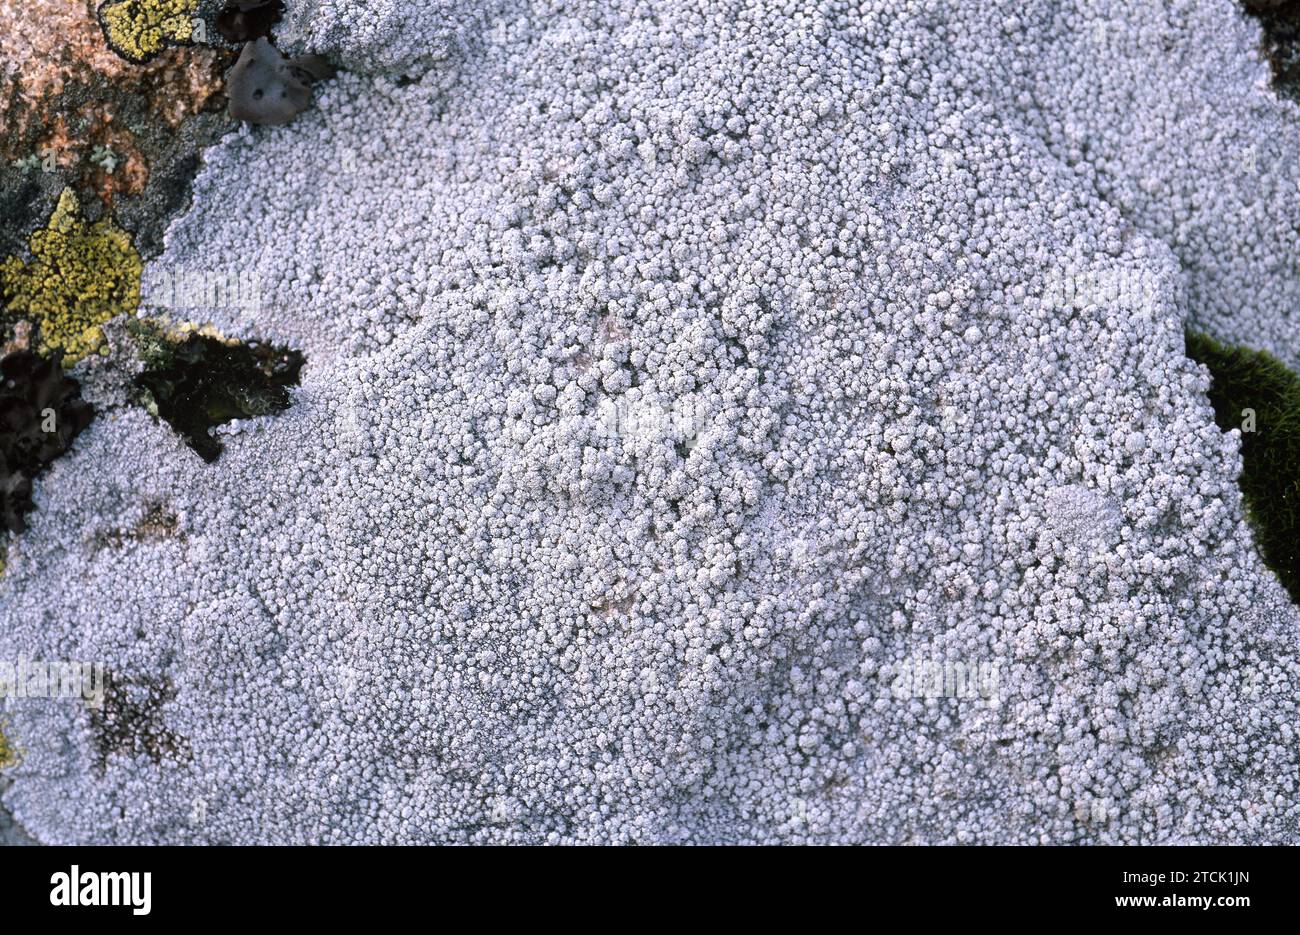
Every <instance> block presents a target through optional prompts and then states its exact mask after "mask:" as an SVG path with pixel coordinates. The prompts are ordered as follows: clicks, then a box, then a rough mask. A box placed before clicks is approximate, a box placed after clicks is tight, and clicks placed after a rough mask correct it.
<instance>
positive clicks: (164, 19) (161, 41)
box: [99, 0, 199, 63]
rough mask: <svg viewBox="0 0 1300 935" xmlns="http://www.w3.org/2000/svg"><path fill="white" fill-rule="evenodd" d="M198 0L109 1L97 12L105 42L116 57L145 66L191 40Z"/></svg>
mask: <svg viewBox="0 0 1300 935" xmlns="http://www.w3.org/2000/svg"><path fill="white" fill-rule="evenodd" d="M198 8H199V0H109V2H108V3H104V4H102V5H101V6H100V8H99V25H100V26H101V27H102V28H103V30H104V38H105V39H106V40H107V41H108V45H109V48H111V49H112V50H113V51H114V52H116V53H117V54H118V55H120V56H122V57H123V58H125V59H128V60H129V61H132V62H136V63H141V62H147V61H148V60H149V59H151V58H153V57H154V56H155V55H157V54H158V53H159V52H161V51H162V50H163V49H165V48H166V47H167V46H169V45H184V44H187V43H189V42H190V41H191V39H193V37H194V20H195V16H196V14H197V12H198Z"/></svg>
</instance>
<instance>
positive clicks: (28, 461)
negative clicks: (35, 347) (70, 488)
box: [0, 351, 94, 532]
mask: <svg viewBox="0 0 1300 935" xmlns="http://www.w3.org/2000/svg"><path fill="white" fill-rule="evenodd" d="M93 416H94V408H93V407H92V406H91V405H90V403H88V402H86V401H84V400H83V399H82V398H81V387H80V385H79V384H78V383H77V381H76V380H74V379H72V378H71V377H69V376H67V375H65V374H64V372H63V367H62V366H61V362H60V360H59V359H58V358H57V357H56V358H55V359H53V360H50V359H46V358H43V357H40V356H38V355H36V354H33V353H32V352H31V351H15V352H14V353H12V354H9V355H8V356H6V357H4V358H3V359H2V360H0V526H3V528H4V529H6V530H8V531H9V532H22V531H23V530H24V529H26V528H27V524H26V521H25V520H24V518H23V517H24V514H26V513H27V512H28V511H30V510H31V509H32V480H33V478H35V477H36V475H38V474H39V473H41V471H43V470H45V468H46V467H48V466H49V464H50V463H51V462H52V461H54V459H55V458H57V457H59V456H60V455H62V454H63V453H64V452H66V451H67V450H68V448H69V446H71V444H72V440H73V439H74V438H76V437H77V435H79V434H80V433H81V431H82V430H83V429H84V428H85V427H86V426H87V425H89V424H90V420H91V419H92V418H93Z"/></svg>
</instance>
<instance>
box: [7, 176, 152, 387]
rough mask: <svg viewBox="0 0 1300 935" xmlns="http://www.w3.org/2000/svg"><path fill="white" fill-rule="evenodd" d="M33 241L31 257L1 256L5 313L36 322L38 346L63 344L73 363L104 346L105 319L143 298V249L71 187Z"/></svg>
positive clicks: (132, 307)
mask: <svg viewBox="0 0 1300 935" xmlns="http://www.w3.org/2000/svg"><path fill="white" fill-rule="evenodd" d="M28 246H29V247H30V249H31V252H32V261H31V262H30V263H24V262H23V261H22V260H21V259H19V258H18V257H16V256H11V257H6V258H5V259H4V260H3V261H0V302H3V308H4V311H5V313H6V315H7V317H9V318H11V319H19V320H21V319H26V320H28V321H30V322H32V324H34V325H35V326H36V329H37V347H38V348H39V349H40V350H42V351H62V352H63V354H64V360H65V363H66V364H68V365H71V364H73V363H76V362H77V361H78V360H80V359H81V358H83V357H85V356H86V355H87V354H91V353H93V352H94V351H96V350H97V349H98V348H99V347H100V345H101V344H102V343H103V340H104V333H103V331H102V330H101V327H100V326H101V325H103V324H104V322H106V321H108V320H109V319H110V318H113V317H114V316H116V315H121V314H128V313H133V312H135V310H136V308H137V307H138V306H139V304H140V274H141V270H142V263H141V260H140V254H139V253H138V252H137V251H136V249H135V245H134V244H133V243H132V242H131V237H130V235H128V234H127V233H126V231H124V230H122V229H121V228H120V227H118V226H117V225H116V224H114V223H113V220H112V218H110V217H109V216H108V215H105V216H104V217H102V218H101V219H100V220H98V221H95V222H94V223H93V224H91V223H87V221H86V220H85V218H84V217H83V216H82V213H81V207H80V205H78V204H77V197H76V196H75V195H74V194H73V193H72V191H71V189H64V191H63V194H62V195H60V196H59V203H58V205H57V206H56V207H55V209H54V213H53V214H51V215H50V220H49V223H48V224H47V225H46V226H45V228H43V229H42V230H38V231H36V232H35V233H34V234H32V235H31V237H30V239H29V240H28Z"/></svg>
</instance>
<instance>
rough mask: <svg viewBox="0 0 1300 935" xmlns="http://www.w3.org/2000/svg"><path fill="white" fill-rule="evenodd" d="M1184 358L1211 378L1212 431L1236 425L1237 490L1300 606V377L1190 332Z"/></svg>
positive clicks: (1267, 357)
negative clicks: (1215, 426) (1239, 468)
mask: <svg viewBox="0 0 1300 935" xmlns="http://www.w3.org/2000/svg"><path fill="white" fill-rule="evenodd" d="M1187 356H1188V357H1191V358H1192V359H1193V360H1196V361H1197V362H1199V363H1202V364H1205V366H1206V367H1208V368H1209V370H1210V374H1211V375H1212V376H1213V378H1214V380H1213V383H1212V384H1211V385H1210V403H1211V405H1213V406H1214V419H1215V422H1216V423H1218V426H1219V428H1221V429H1223V430H1224V431H1225V432H1226V431H1228V430H1229V429H1234V428H1235V429H1241V459H1242V471H1241V479H1240V484H1241V492H1242V495H1243V497H1244V498H1245V501H1246V509H1247V512H1248V514H1249V517H1250V521H1251V525H1252V526H1253V527H1254V530H1255V538H1256V541H1257V542H1258V544H1259V550H1260V552H1261V553H1262V555H1263V556H1264V561H1265V562H1266V563H1267V564H1268V566H1269V567H1270V568H1272V569H1273V571H1274V572H1276V573H1277V576H1278V578H1279V579H1280V580H1281V582H1282V584H1283V585H1284V586H1285V587H1286V589H1287V591H1288V592H1290V594H1291V599H1292V600H1294V601H1296V602H1297V603H1300V375H1297V374H1296V373H1294V372H1293V371H1292V370H1290V369H1289V368H1288V367H1287V366H1286V365H1285V364H1283V363H1282V362H1281V361H1280V360H1278V359H1277V358H1276V357H1274V356H1273V355H1271V354H1267V353H1265V352H1263V351H1255V350H1251V349H1250V348H1246V347H1230V346H1228V345H1225V344H1221V343H1220V342H1218V341H1216V340H1214V339H1213V338H1211V337H1208V336H1206V335H1203V334H1197V333H1195V332H1192V331H1189V332H1187Z"/></svg>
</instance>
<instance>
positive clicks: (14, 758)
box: [0, 718, 22, 769]
mask: <svg viewBox="0 0 1300 935" xmlns="http://www.w3.org/2000/svg"><path fill="white" fill-rule="evenodd" d="M5 726H6V725H5V721H4V719H3V718H0V769H4V768H5V767H7V766H17V765H18V761H19V760H20V759H22V758H21V757H20V756H19V755H18V748H17V747H16V746H15V745H14V744H13V742H12V741H10V740H9V738H7V737H6V736H5V732H4V728H5Z"/></svg>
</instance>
